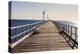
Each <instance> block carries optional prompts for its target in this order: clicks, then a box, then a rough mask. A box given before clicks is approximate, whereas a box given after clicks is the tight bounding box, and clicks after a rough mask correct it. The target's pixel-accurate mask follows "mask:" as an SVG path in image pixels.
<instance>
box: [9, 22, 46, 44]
mask: <svg viewBox="0 0 80 54" xmlns="http://www.w3.org/2000/svg"><path fill="white" fill-rule="evenodd" d="M45 22H46V21H40V22H35V23H32V24H26V25H21V26H16V27H9V43H10V44H13V43H15V42H16V41H18V40H19V39H21V38H23V37H24V36H25V35H27V34H29V33H31V32H33V31H35V30H36V28H38V27H40V26H41V25H42V24H44V23H45Z"/></svg>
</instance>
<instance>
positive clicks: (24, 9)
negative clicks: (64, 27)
mask: <svg viewBox="0 0 80 54" xmlns="http://www.w3.org/2000/svg"><path fill="white" fill-rule="evenodd" d="M43 10H46V14H45V17H46V15H48V17H49V18H50V19H52V20H66V21H77V20H78V7H77V5H70V4H54V3H35V2H19V1H13V2H12V19H42V11H43Z"/></svg>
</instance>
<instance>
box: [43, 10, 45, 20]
mask: <svg viewBox="0 0 80 54" xmlns="http://www.w3.org/2000/svg"><path fill="white" fill-rule="evenodd" d="M45 12H46V11H45V10H43V20H44V19H45Z"/></svg>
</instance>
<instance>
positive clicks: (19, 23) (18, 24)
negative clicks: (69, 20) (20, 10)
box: [9, 19, 42, 27]
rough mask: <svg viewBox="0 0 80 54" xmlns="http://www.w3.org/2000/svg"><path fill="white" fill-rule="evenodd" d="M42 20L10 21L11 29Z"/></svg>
mask: <svg viewBox="0 0 80 54" xmlns="http://www.w3.org/2000/svg"><path fill="white" fill-rule="evenodd" d="M39 21H42V20H19V19H12V20H9V23H10V24H9V27H15V26H20V25H25V24H32V23H35V22H39Z"/></svg>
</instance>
